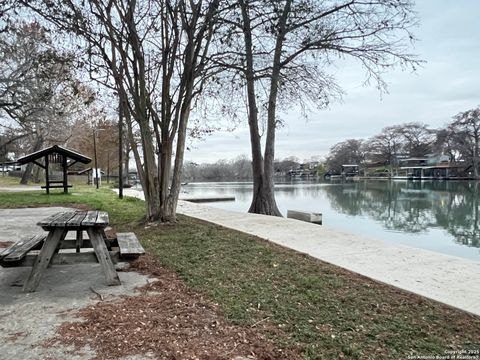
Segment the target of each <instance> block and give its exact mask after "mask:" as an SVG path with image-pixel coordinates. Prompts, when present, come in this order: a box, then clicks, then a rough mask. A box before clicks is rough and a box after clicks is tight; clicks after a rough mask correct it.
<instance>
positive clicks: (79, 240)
mask: <svg viewBox="0 0 480 360" xmlns="http://www.w3.org/2000/svg"><path fill="white" fill-rule="evenodd" d="M82 246H83V230H81V229H80V230H77V240H76V242H75V248H76V252H77V253H79V252H80V249H81V248H82Z"/></svg>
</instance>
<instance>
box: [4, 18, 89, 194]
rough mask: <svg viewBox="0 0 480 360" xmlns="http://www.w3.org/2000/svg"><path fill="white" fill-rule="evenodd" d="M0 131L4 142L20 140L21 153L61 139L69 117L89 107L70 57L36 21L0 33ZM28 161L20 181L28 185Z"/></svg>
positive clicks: (66, 132)
mask: <svg viewBox="0 0 480 360" xmlns="http://www.w3.org/2000/svg"><path fill="white" fill-rule="evenodd" d="M0 54H1V55H0V60H1V61H0V130H1V131H6V132H8V133H9V137H8V139H7V140H6V143H4V144H0V146H5V145H8V144H9V143H13V142H21V145H22V147H23V150H24V152H32V151H33V152H34V151H38V150H40V149H41V147H42V146H44V145H45V144H48V143H52V142H53V143H63V142H65V141H66V140H67V139H68V137H69V136H70V134H71V131H70V127H69V124H70V121H72V120H73V119H74V118H75V116H77V114H78V113H80V112H82V111H84V110H85V109H86V108H88V106H89V104H90V103H91V102H92V101H93V99H94V97H93V93H92V92H91V90H90V89H89V88H88V87H85V86H83V85H82V84H80V83H79V82H78V80H76V78H75V75H74V73H73V71H72V57H71V54H69V53H67V52H60V51H57V49H56V48H55V47H54V46H53V44H52V41H51V39H50V38H49V36H48V34H47V32H46V31H45V29H44V28H42V27H41V26H40V25H39V24H37V23H20V24H16V25H15V26H13V25H10V26H9V29H8V32H3V33H1V34H0ZM32 166H33V165H32V164H29V165H28V166H27V169H26V171H25V172H24V175H23V177H22V180H21V183H24V184H25V183H27V181H28V179H29V177H30V175H31V172H32Z"/></svg>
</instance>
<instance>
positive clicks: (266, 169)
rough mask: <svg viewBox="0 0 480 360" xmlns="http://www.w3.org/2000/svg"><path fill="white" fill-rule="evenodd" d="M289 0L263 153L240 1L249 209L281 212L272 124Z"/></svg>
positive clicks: (247, 23)
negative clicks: (249, 166) (249, 163)
mask: <svg viewBox="0 0 480 360" xmlns="http://www.w3.org/2000/svg"><path fill="white" fill-rule="evenodd" d="M290 3H291V1H287V2H286V4H285V8H284V11H283V14H282V17H281V19H280V22H279V25H280V26H279V35H278V37H277V42H276V46H275V54H274V64H273V70H272V76H271V82H270V95H269V102H268V114H267V137H266V142H265V156H264V157H263V158H262V155H261V151H262V150H261V143H260V135H259V131H258V111H257V105H256V98H255V83H254V81H255V79H254V68H253V45H252V33H251V26H250V17H249V14H248V5H247V4H246V3H245V2H244V1H241V2H240V4H241V7H242V17H243V22H244V40H245V50H246V55H247V56H246V59H247V63H246V64H247V68H246V79H247V97H248V105H249V129H250V142H251V145H252V169H253V198H252V203H251V205H250V208H249V210H248V211H249V212H251V213H257V214H265V215H273V216H282V214H281V213H280V210H278V207H277V203H276V201H275V184H274V180H273V176H274V166H273V163H274V160H275V128H276V102H277V95H278V83H279V79H280V68H281V66H280V60H281V53H282V46H283V40H284V34H285V25H286V19H287V16H288V13H289V12H290Z"/></svg>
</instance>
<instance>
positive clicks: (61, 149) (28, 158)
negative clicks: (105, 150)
mask: <svg viewBox="0 0 480 360" xmlns="http://www.w3.org/2000/svg"><path fill="white" fill-rule="evenodd" d="M54 153H57V154H62V155H65V156H66V157H67V158H70V159H73V160H75V161H78V162H81V163H84V164H88V163H89V162H91V161H92V159H90V158H89V157H87V156H85V155H82V154H80V153H78V152H76V151H74V150H70V149H67V148H64V147H61V146H59V145H53V146H51V147H49V148H46V149H42V150H39V151H36V152H34V153H31V154H29V155H26V156H23V157H21V158H19V159H17V161H16V162H17V163H19V164H26V163H29V162H32V161H35V160H37V159H39V158H41V157H44V156H46V155H50V154H54Z"/></svg>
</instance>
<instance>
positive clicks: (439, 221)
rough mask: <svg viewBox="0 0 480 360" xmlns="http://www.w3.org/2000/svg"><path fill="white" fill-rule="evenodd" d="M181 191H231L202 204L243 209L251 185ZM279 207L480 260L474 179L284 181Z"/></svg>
mask: <svg viewBox="0 0 480 360" xmlns="http://www.w3.org/2000/svg"><path fill="white" fill-rule="evenodd" d="M183 191H184V192H185V193H184V195H185V196H218V195H234V196H235V198H236V200H235V201H232V202H215V203H210V204H208V205H210V206H215V207H219V208H222V209H227V210H234V211H240V212H246V211H247V210H248V208H249V206H250V201H251V196H252V195H251V194H252V184H251V183H240V182H216V183H190V184H188V185H186V186H184V187H183ZM275 196H276V199H277V205H278V207H279V209H280V211H281V212H282V213H283V214H284V215H286V212H287V209H290V210H308V211H312V212H320V213H322V214H323V225H324V226H327V227H329V228H333V229H339V230H344V231H348V232H351V233H355V234H359V235H363V236H367V237H371V238H377V239H381V240H385V241H389V242H393V243H398V244H404V245H408V246H412V247H417V248H421V249H427V250H431V251H435V252H440V253H444V254H448V255H454V256H460V257H464V258H468V259H471V260H475V261H480V220H479V205H480V182H474V181H458V182H457V181H436V182H412V181H372V180H368V181H367V180H364V181H358V182H357V181H356V182H344V183H340V182H338V183H336V182H332V183H325V182H322V183H316V182H300V181H295V182H289V183H278V184H276V186H275Z"/></svg>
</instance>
